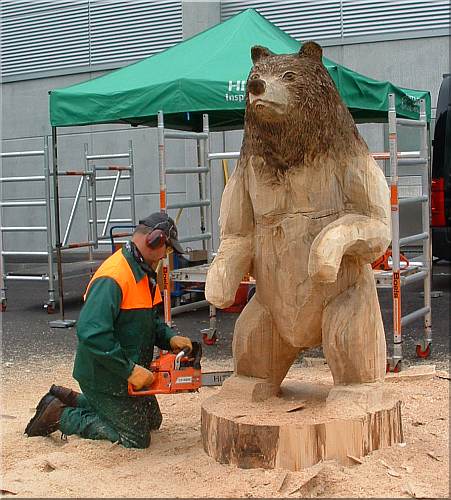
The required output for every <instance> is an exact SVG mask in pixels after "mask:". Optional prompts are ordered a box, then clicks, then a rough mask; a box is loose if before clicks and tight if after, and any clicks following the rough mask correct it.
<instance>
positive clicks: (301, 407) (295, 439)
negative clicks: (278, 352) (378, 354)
mask: <svg viewBox="0 0 451 500" xmlns="http://www.w3.org/2000/svg"><path fill="white" fill-rule="evenodd" d="M238 378H239V377H238ZM365 395H366V396H368V397H366V396H365ZM240 396H241V397H240ZM202 440H203V446H204V449H205V451H206V452H207V454H208V455H210V456H211V457H213V458H214V459H215V460H217V461H218V462H220V463H227V464H233V465H236V466H237V467H240V468H243V469H248V468H257V467H261V468H265V469H272V468H284V469H288V470H292V471H297V470H301V469H304V468H307V467H311V466H312V465H315V464H316V463H318V462H320V461H321V460H330V459H336V460H337V461H338V462H339V463H341V464H352V463H355V462H356V461H358V459H359V458H360V457H363V456H365V455H367V454H368V453H370V452H371V451H373V450H378V449H380V448H385V447H388V446H391V445H393V444H395V443H399V442H402V441H403V432H402V422H401V401H398V400H395V399H393V398H392V397H390V395H389V391H387V390H384V389H383V385H381V386H376V388H375V386H374V384H368V385H367V386H365V385H362V386H349V387H343V388H338V387H333V386H331V385H318V384H306V383H300V382H293V381H285V382H284V384H282V387H281V394H280V395H279V396H278V397H271V398H269V399H267V400H266V401H262V402H254V401H252V400H251V399H248V400H245V401H243V394H242V393H241V394H240V393H237V392H232V393H231V392H230V391H227V390H226V391H224V390H221V391H220V392H219V393H218V394H216V395H214V396H212V397H210V398H208V399H207V400H205V401H204V402H203V403H202ZM356 459H357V460H356Z"/></svg>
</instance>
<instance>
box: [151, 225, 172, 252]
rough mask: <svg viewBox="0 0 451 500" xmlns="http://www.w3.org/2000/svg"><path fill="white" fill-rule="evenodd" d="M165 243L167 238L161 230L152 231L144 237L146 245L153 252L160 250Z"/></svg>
mask: <svg viewBox="0 0 451 500" xmlns="http://www.w3.org/2000/svg"><path fill="white" fill-rule="evenodd" d="M167 242H168V238H167V236H166V233H165V232H164V231H162V230H161V229H154V230H153V231H152V232H151V233H149V234H148V235H147V237H146V245H147V246H148V247H150V248H152V249H153V250H155V249H157V248H161V247H162V246H163V245H166V244H167Z"/></svg>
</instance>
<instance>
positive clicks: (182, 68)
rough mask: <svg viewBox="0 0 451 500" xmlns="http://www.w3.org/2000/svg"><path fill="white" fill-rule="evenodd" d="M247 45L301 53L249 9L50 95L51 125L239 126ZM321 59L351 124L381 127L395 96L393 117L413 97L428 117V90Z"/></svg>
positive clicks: (412, 105) (413, 114) (411, 107)
mask: <svg viewBox="0 0 451 500" xmlns="http://www.w3.org/2000/svg"><path fill="white" fill-rule="evenodd" d="M253 45H263V46H265V47H268V48H269V49H270V50H271V51H272V52H274V53H276V54H287V53H294V52H297V51H298V50H299V47H300V43H299V42H298V41H296V40H295V39H294V38H291V37H290V36H289V35H288V34H286V33H285V32H284V31H282V30H280V29H279V28H277V27H276V26H274V25H273V24H272V23H270V22H269V21H268V20H266V19H265V18H264V17H263V16H261V15H260V14H259V13H257V12H256V11H255V10H253V9H248V10H246V11H244V12H242V13H240V14H238V15H236V16H234V17H232V18H231V19H229V20H227V21H225V22H223V23H221V24H218V25H216V26H214V27H213V28H210V29H209V30H207V31H204V32H202V33H200V34H198V35H196V36H194V37H192V38H190V39H188V40H186V41H183V42H181V43H179V44H177V45H175V46H174V47H171V48H169V49H167V50H165V51H164V52H160V53H159V54H156V55H153V56H151V57H148V58H147V59H144V60H142V61H140V62H137V63H135V64H132V65H130V66H126V67H124V68H121V69H119V70H116V71H112V72H111V73H109V74H107V75H104V76H101V77H99V78H96V79H94V80H89V81H86V82H83V83H80V84H76V85H72V86H70V87H66V88H63V89H56V90H53V91H51V93H50V122H51V124H52V126H57V127H64V126H74V125H90V124H96V123H130V124H132V125H156V121H157V117H156V115H157V113H158V111H160V110H161V111H163V112H164V115H165V126H167V127H172V128H178V129H186V130H201V129H202V113H208V115H209V121H210V128H211V129H212V130H221V129H222V130H224V129H232V128H240V127H242V126H243V118H244V108H245V99H244V96H245V83H246V80H247V76H248V74H249V71H250V69H251V66H252V61H251V58H250V49H251V47H252V46H253ZM323 61H324V64H325V65H326V68H327V70H328V71H329V74H330V75H331V77H332V78H333V80H334V82H335V84H336V85H337V88H338V90H339V92H340V94H341V96H342V98H343V100H344V101H345V103H346V104H347V106H348V108H349V109H350V111H351V112H352V114H353V116H354V118H355V119H356V120H357V121H361V122H363V121H366V122H374V121H386V120H387V112H388V94H389V93H390V92H391V93H394V94H395V96H396V108H397V113H398V114H399V116H402V117H404V118H418V117H419V99H425V101H426V110H427V116H428V120H429V119H430V110H431V98H430V94H429V92H427V91H422V90H411V89H405V88H401V87H396V86H395V85H393V84H392V83H390V82H386V81H378V80H373V79H371V78H367V77H365V76H363V75H360V74H359V73H356V72H354V71H352V70H350V69H348V68H346V67H344V66H340V65H338V64H335V63H334V62H332V61H330V60H328V59H326V58H323Z"/></svg>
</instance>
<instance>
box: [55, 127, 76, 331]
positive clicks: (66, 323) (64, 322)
mask: <svg viewBox="0 0 451 500" xmlns="http://www.w3.org/2000/svg"><path fill="white" fill-rule="evenodd" d="M52 156H53V203H54V211H55V249H56V265H57V270H58V298H59V308H60V314H61V319H58V320H55V321H49V325H50V326H51V327H52V328H70V327H71V326H74V325H75V323H76V321H75V320H73V319H65V318H64V289H63V262H62V253H61V252H62V250H61V246H62V244H61V224H60V206H59V190H58V139H57V127H52Z"/></svg>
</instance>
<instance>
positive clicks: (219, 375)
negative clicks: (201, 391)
mask: <svg viewBox="0 0 451 500" xmlns="http://www.w3.org/2000/svg"><path fill="white" fill-rule="evenodd" d="M232 374H233V371H226V372H206V373H202V379H201V381H202V386H203V387H212V386H215V385H222V384H223V382H224V380H225V379H227V378H229V377H230V375H232Z"/></svg>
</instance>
